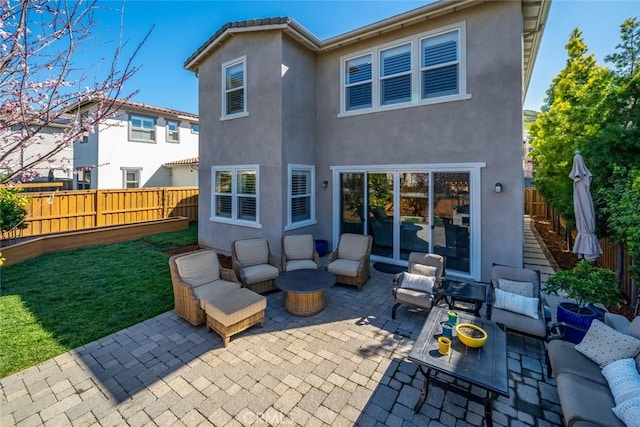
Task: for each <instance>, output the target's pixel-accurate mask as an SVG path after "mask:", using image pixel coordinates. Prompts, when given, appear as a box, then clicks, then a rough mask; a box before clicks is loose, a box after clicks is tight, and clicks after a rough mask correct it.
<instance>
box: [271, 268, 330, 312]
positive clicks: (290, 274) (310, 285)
mask: <svg viewBox="0 0 640 427" xmlns="http://www.w3.org/2000/svg"><path fill="white" fill-rule="evenodd" d="M335 283H336V276H334V275H333V274H331V273H329V272H327V271H324V270H314V269H304V270H293V271H287V272H286V273H283V274H281V275H280V276H278V277H277V278H276V286H277V287H278V289H281V290H283V291H285V292H286V293H287V297H286V299H285V303H284V308H285V309H286V310H287V311H288V312H289V313H291V314H293V315H294V316H312V315H314V314H316V313H320V312H321V311H322V310H323V309H324V308H325V306H326V303H325V299H324V291H325V289H328V288H330V287H331V286H333V285H335Z"/></svg>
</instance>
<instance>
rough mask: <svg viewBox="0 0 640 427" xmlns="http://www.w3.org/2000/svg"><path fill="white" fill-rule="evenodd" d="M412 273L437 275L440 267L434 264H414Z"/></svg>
mask: <svg viewBox="0 0 640 427" xmlns="http://www.w3.org/2000/svg"><path fill="white" fill-rule="evenodd" d="M411 273H412V274H421V275H423V276H433V277H436V276H437V275H438V268H437V267H434V266H432V265H424V264H413V265H412V266H411Z"/></svg>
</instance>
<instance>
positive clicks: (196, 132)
mask: <svg viewBox="0 0 640 427" xmlns="http://www.w3.org/2000/svg"><path fill="white" fill-rule="evenodd" d="M194 126H197V127H198V130H193V127H194ZM189 127H190V128H191V133H192V134H194V135H198V134H199V133H200V124H197V123H191V125H190V126H189Z"/></svg>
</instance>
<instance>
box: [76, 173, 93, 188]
mask: <svg viewBox="0 0 640 427" xmlns="http://www.w3.org/2000/svg"><path fill="white" fill-rule="evenodd" d="M76 177H77V181H78V185H77V186H76V189H77V190H90V189H91V169H87V170H85V169H78V170H77V171H76Z"/></svg>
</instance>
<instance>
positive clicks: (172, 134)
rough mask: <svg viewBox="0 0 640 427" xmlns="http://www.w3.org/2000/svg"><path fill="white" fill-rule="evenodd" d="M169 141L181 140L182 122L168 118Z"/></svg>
mask: <svg viewBox="0 0 640 427" xmlns="http://www.w3.org/2000/svg"><path fill="white" fill-rule="evenodd" d="M167 142H180V123H178V122H176V121H173V120H167Z"/></svg>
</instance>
